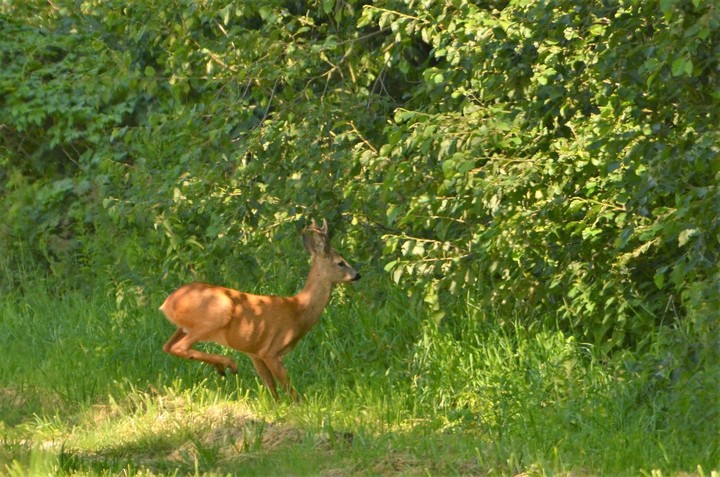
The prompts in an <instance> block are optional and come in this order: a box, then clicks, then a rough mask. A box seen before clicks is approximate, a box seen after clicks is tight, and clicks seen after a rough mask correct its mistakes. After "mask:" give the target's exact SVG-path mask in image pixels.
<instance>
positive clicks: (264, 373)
mask: <svg viewBox="0 0 720 477" xmlns="http://www.w3.org/2000/svg"><path fill="white" fill-rule="evenodd" d="M250 359H252V362H253V365H254V366H255V369H256V370H257V372H258V374H259V375H260V379H262V381H263V383H264V384H265V387H267V388H268V390H269V391H270V394H272V397H273V399H275V400H276V401H279V400H280V396H278V392H277V387H276V386H275V378H274V377H273V375H272V372H271V371H270V368H268V367H267V365H266V364H265V362H264V361H263V360H262V359H260V358H258V357H257V356H250Z"/></svg>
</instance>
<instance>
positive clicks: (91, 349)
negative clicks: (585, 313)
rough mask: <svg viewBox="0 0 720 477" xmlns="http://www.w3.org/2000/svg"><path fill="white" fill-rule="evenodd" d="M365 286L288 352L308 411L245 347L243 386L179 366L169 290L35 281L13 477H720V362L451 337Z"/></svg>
mask: <svg viewBox="0 0 720 477" xmlns="http://www.w3.org/2000/svg"><path fill="white" fill-rule="evenodd" d="M365 286H366V287H367V286H370V287H372V286H378V287H380V286H382V287H385V288H387V289H388V291H387V293H385V295H384V297H385V298H384V299H383V300H382V301H381V302H377V301H373V300H371V299H370V298H369V296H366V294H367V293H368V292H367V289H364V288H362V287H356V288H349V289H342V290H339V291H338V293H336V295H335V297H334V300H333V302H332V304H331V306H330V307H329V309H328V310H327V311H326V313H325V315H324V317H323V319H322V320H321V323H320V324H319V325H318V327H317V328H315V329H314V330H313V331H312V332H311V333H310V335H309V336H308V337H307V338H306V339H305V340H304V341H302V342H301V343H300V345H299V346H298V347H297V349H296V350H294V351H293V352H292V353H290V354H289V355H288V357H287V358H286V364H287V367H288V369H289V372H290V375H291V376H292V379H293V382H294V384H295V386H296V387H297V388H298V390H299V391H300V392H301V393H302V394H303V398H304V399H303V401H302V402H301V403H299V404H291V403H289V402H282V403H280V404H279V405H277V404H275V403H274V402H273V401H272V399H271V398H270V396H269V395H268V393H267V392H266V391H265V390H264V389H263V388H262V386H261V385H260V383H259V380H258V378H257V377H256V375H255V373H254V371H253V369H252V366H251V364H250V362H249V360H247V359H246V358H244V357H242V355H240V354H238V353H234V352H228V353H232V356H233V357H234V358H236V359H237V360H238V363H239V365H240V373H239V374H238V375H237V376H233V377H231V378H227V379H221V378H219V377H218V376H216V375H215V374H213V371H212V370H211V369H210V368H209V367H207V366H203V365H202V364H201V363H197V362H190V361H183V360H179V359H176V358H172V357H170V356H167V355H165V354H163V353H162V351H161V346H162V344H163V343H164V341H165V340H166V339H167V337H168V336H169V335H170V334H171V332H172V327H171V326H170V324H169V323H167V322H165V321H164V319H163V318H162V316H161V315H160V314H159V313H158V312H157V311H156V309H157V306H156V305H157V303H160V302H161V301H162V299H163V296H162V295H161V294H160V293H154V292H150V294H147V292H145V291H143V290H140V289H137V288H135V287H131V286H127V285H125V286H123V287H121V288H114V289H113V290H112V291H111V292H110V293H108V292H104V291H101V292H98V293H90V292H88V291H69V292H63V293H59V292H57V291H56V290H54V289H53V288H52V287H51V286H49V285H46V284H45V283H44V282H43V281H42V280H38V279H34V278H33V277H28V279H27V280H26V286H24V287H22V288H20V287H16V288H8V289H5V290H3V292H2V296H1V297H0V349H2V350H3V354H4V355H3V358H2V361H1V362H2V365H1V366H0V474H7V475H10V476H26V475H143V476H159V475H329V476H335V475H518V474H521V475H555V474H557V475H652V476H661V475H708V476H709V475H713V476H717V475H718V474H717V470H718V469H720V466H719V465H718V462H719V459H720V451H719V450H718V440H719V432H718V429H719V427H718V420H719V419H720V413H719V412H718V406H719V405H718V401H717V398H716V394H717V383H718V377H719V376H720V366H719V365H718V364H717V363H714V364H708V363H707V362H705V363H704V364H703V366H702V367H701V368H698V369H690V370H686V372H682V371H683V370H682V369H680V368H678V369H675V370H671V369H670V370H668V369H665V368H663V366H664V365H663V361H662V359H660V358H662V357H663V356H666V355H667V354H668V353H672V352H673V348H672V346H671V344H672V342H671V341H669V342H668V344H667V345H664V346H661V345H658V347H657V349H655V350H653V351H652V352H649V353H648V355H647V356H634V355H631V354H630V355H626V356H623V357H615V358H613V359H607V358H602V357H599V356H597V355H596V354H595V352H594V350H593V348H592V347H591V346H588V345H584V344H582V343H578V342H576V341H575V340H574V339H573V338H572V337H568V336H566V335H564V334H563V333H561V332H560V331H558V330H554V329H552V328H546V329H537V330H528V329H526V328H524V327H522V326H519V325H517V326H511V325H504V326H501V325H499V324H498V320H496V319H494V318H493V317H492V316H486V315H484V314H482V313H481V312H480V311H479V310H478V309H475V308H473V307H468V308H467V309H464V310H459V311H457V312H455V313H454V314H453V316H451V317H449V318H448V319H447V321H446V322H445V324H444V325H443V326H442V327H440V328H439V327H438V326H436V325H435V324H434V323H433V322H432V321H428V320H426V319H424V318H423V316H422V313H419V312H418V311H417V310H414V309H413V307H412V306H411V305H410V303H409V302H408V301H407V299H405V298H404V296H403V295H402V294H401V293H400V292H399V291H398V290H393V289H390V288H389V287H387V285H386V284H379V283H372V280H370V281H368V282H367V283H366V284H365ZM119 297H122V299H121V300H120V299H119ZM658 338H659V341H658V343H661V340H660V338H661V336H660V335H659V336H658ZM226 352H227V351H226ZM601 358H602V359H601ZM658 360H659V361H658ZM658 363H659V364H658ZM664 369H665V371H666V372H665V374H663V372H664V371H663V370H664Z"/></svg>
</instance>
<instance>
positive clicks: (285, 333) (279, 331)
mask: <svg viewBox="0 0 720 477" xmlns="http://www.w3.org/2000/svg"><path fill="white" fill-rule="evenodd" d="M303 244H304V245H305V249H306V250H307V251H308V253H310V255H311V257H312V264H311V267H310V274H309V275H308V278H307V281H306V282H305V287H304V288H303V289H302V291H300V293H298V294H297V295H295V296H293V297H279V296H264V295H251V294H250V293H243V292H239V291H237V290H232V289H230V288H223V287H219V286H213V285H207V284H204V283H191V284H188V285H183V286H181V287H180V288H178V289H177V290H175V291H174V292H173V293H172V294H170V296H168V297H167V299H166V300H165V302H164V303H163V304H162V306H161V307H160V311H162V312H163V313H164V314H165V316H166V317H167V319H168V320H170V321H171V322H173V323H174V324H175V325H177V327H178V329H177V330H176V331H175V333H174V334H173V335H172V336H171V337H170V339H169V340H168V341H167V343H165V345H164V346H163V351H165V352H167V353H170V354H172V355H175V356H179V357H180V358H186V359H196V360H199V361H204V362H206V363H208V364H212V365H213V366H215V368H216V369H217V371H218V372H219V373H220V374H222V375H224V374H225V370H226V369H227V368H229V369H230V371H232V372H233V373H237V366H236V365H235V363H234V362H233V360H231V359H230V358H228V357H226V356H222V355H218V354H211V353H203V352H201V351H197V350H194V349H192V346H193V345H194V344H195V343H197V342H198V341H212V342H215V343H219V344H221V345H223V346H229V347H231V348H234V349H236V350H238V351H241V352H243V353H245V354H247V355H248V356H250V359H252V362H253V364H254V365H255V369H256V370H257V372H258V374H260V377H261V378H262V380H263V383H265V386H267V388H268V389H269V390H270V392H271V393H272V395H273V397H274V398H275V400H278V399H279V396H278V392H277V389H276V387H275V380H276V379H277V380H278V381H279V382H280V386H281V387H282V388H283V389H284V390H285V391H286V392H288V393H290V395H291V396H292V397H293V399H295V400H297V399H298V395H297V392H295V390H294V389H293V387H292V385H291V384H290V379H289V377H288V373H287V370H286V369H285V366H284V365H283V362H282V358H283V355H285V354H286V353H287V352H288V351H290V350H291V349H292V348H293V347H294V346H295V344H296V343H297V342H298V341H299V340H300V338H302V337H303V336H305V335H306V334H307V332H308V331H310V329H311V328H312V327H313V326H314V325H315V323H317V321H318V319H319V318H320V314H321V313H322V311H323V309H324V308H325V305H326V304H327V302H328V300H329V299H330V293H331V292H332V289H333V286H334V285H335V284H337V283H344V282H352V281H356V280H359V279H360V274H359V273H358V272H357V271H355V270H353V269H352V268H351V267H350V266H349V265H348V264H347V262H346V261H345V260H343V259H342V257H340V255H338V254H337V252H336V251H335V250H333V249H332V247H331V246H330V239H329V237H328V229H327V221H325V220H323V226H322V228H319V227H318V226H317V225H316V224H315V221H314V220H313V221H312V224H311V225H310V227H308V228H307V229H305V230H304V232H303Z"/></svg>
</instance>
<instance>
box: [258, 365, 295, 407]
mask: <svg viewBox="0 0 720 477" xmlns="http://www.w3.org/2000/svg"><path fill="white" fill-rule="evenodd" d="M263 362H264V363H265V365H266V366H267V367H268V368H269V369H270V371H271V372H272V374H273V376H275V379H277V380H278V382H279V383H280V386H281V387H282V388H283V389H284V390H285V392H287V393H289V394H290V396H291V397H292V398H293V401H299V400H300V396H298V393H297V392H296V391H295V389H293V387H292V385H291V384H290V377H289V376H288V372H287V369H285V365H284V364H283V362H282V358H280V357H278V356H276V357H264V358H263Z"/></svg>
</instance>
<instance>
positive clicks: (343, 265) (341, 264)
mask: <svg viewBox="0 0 720 477" xmlns="http://www.w3.org/2000/svg"><path fill="white" fill-rule="evenodd" d="M337 266H338V267H343V268H345V267H347V263H345V261H344V260H340V261H339V262H338V263H337Z"/></svg>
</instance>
